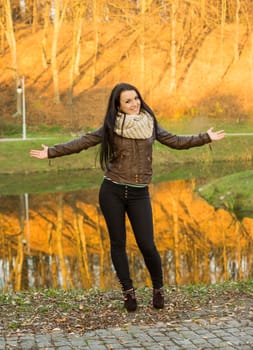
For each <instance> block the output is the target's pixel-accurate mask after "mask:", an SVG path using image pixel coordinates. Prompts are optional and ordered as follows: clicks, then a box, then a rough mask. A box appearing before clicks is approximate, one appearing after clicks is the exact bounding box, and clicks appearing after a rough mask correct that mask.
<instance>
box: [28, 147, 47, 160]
mask: <svg viewBox="0 0 253 350" xmlns="http://www.w3.org/2000/svg"><path fill="white" fill-rule="evenodd" d="M41 147H42V148H43V150H41V151H39V150H35V149H32V150H31V151H30V156H31V157H34V158H39V159H45V158H48V146H45V145H41Z"/></svg>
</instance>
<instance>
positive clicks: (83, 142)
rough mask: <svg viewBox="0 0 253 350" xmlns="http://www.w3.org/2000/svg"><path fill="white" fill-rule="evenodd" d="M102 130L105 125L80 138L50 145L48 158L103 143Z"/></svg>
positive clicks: (76, 151)
mask: <svg viewBox="0 0 253 350" xmlns="http://www.w3.org/2000/svg"><path fill="white" fill-rule="evenodd" d="M102 130H103V127H100V128H99V129H96V130H94V131H91V132H88V133H87V134H85V135H83V136H81V137H80V138H79V139H75V140H72V141H69V142H66V143H62V144H58V145H54V146H52V147H49V148H48V158H56V157H62V156H66V155H69V154H72V153H79V152H81V151H83V150H86V149H88V148H90V147H93V146H96V145H98V144H99V143H101V138H102Z"/></svg>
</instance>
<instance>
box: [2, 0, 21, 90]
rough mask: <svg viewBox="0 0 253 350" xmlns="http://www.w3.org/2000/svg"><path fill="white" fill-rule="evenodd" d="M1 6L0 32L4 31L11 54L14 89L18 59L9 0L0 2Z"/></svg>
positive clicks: (17, 74)
mask: <svg viewBox="0 0 253 350" xmlns="http://www.w3.org/2000/svg"><path fill="white" fill-rule="evenodd" d="M0 4H1V6H2V15H3V16H2V18H0V25H1V30H3V31H4V33H5V36H6V39H7V42H8V45H9V48H10V52H11V67H10V69H11V71H12V73H13V80H14V82H15V89H16V86H17V84H18V80H19V79H18V77H19V73H18V59H17V48H16V38H15V34H14V25H13V20H12V7H11V2H10V0H1V2H0Z"/></svg>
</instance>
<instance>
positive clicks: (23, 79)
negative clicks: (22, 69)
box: [17, 77, 26, 140]
mask: <svg viewBox="0 0 253 350" xmlns="http://www.w3.org/2000/svg"><path fill="white" fill-rule="evenodd" d="M17 93H18V94H22V138H23V140H25V139H26V115H25V113H26V112H25V77H22V79H21V86H20V85H19V86H18V88H17Z"/></svg>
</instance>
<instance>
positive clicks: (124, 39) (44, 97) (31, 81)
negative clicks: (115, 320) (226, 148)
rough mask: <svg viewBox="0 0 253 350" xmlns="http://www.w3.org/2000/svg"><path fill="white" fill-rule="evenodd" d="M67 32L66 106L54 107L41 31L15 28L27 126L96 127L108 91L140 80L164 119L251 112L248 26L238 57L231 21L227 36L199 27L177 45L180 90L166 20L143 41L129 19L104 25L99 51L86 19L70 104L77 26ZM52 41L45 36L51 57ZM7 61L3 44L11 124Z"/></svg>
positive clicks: (63, 56)
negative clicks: (173, 83)
mask: <svg viewBox="0 0 253 350" xmlns="http://www.w3.org/2000/svg"><path fill="white" fill-rule="evenodd" d="M63 32H64V35H61V36H60V40H59V43H58V57H57V61H58V65H59V66H58V68H59V86H60V94H61V103H60V104H55V103H54V102H53V101H54V98H53V97H54V92H53V80H52V71H51V66H50V59H49V61H48V63H49V64H48V67H47V68H46V69H45V68H43V65H42V48H41V42H42V38H43V32H42V30H41V31H38V32H36V33H34V34H33V33H31V30H30V29H29V27H25V26H23V27H20V28H19V29H18V30H17V31H16V40H17V54H18V65H19V74H20V76H24V77H25V82H26V109H27V123H28V124H29V125H36V126H37V125H42V124H43V125H44V124H45V125H61V126H65V127H68V128H71V129H74V130H78V129H82V128H84V127H85V126H92V127H96V126H98V125H99V123H100V122H101V120H102V118H103V115H104V111H105V109H106V104H107V99H108V96H109V93H110V90H111V88H112V87H113V86H114V85H115V84H116V83H118V82H121V81H127V82H130V83H132V84H134V85H136V86H137V87H138V88H139V90H140V91H141V92H142V93H143V95H144V97H145V98H146V100H147V102H148V103H149V104H150V105H151V106H152V107H153V109H154V110H155V111H156V112H157V113H158V116H159V118H165V119H166V118H173V117H178V116H181V115H182V114H184V113H190V114H191V115H193V116H196V115H199V114H206V115H212V116H217V117H220V118H233V119H234V120H243V119H244V118H248V117H250V116H251V115H252V113H253V102H252V93H253V68H252V66H253V58H252V52H253V44H252V43H253V41H252V39H251V38H250V36H248V35H247V33H246V31H245V30H244V28H243V27H242V28H241V31H240V52H239V58H238V59H236V60H235V58H234V33H235V28H234V27H233V25H227V26H226V30H225V34H224V40H221V35H220V30H219V29H216V30H213V31H206V32H196V34H195V41H194V42H192V39H191V40H189V41H185V43H184V46H183V47H178V51H177V65H176V72H175V74H176V81H177V87H176V89H175V90H173V91H170V84H171V59H170V54H171V52H170V32H169V29H168V28H167V27H166V26H165V25H164V27H163V30H162V31H161V25H159V26H158V25H156V24H153V25H152V26H151V25H150V27H149V31H148V36H146V37H145V38H142V39H141V40H140V36H139V35H137V34H138V33H137V31H136V30H135V29H134V28H133V27H131V26H128V27H127V28H126V26H125V24H124V23H108V24H106V26H105V25H104V24H101V26H100V27H99V29H98V31H97V33H98V35H99V37H98V45H97V46H96V55H95V54H94V52H95V48H94V47H95V46H94V45H95V44H94V40H95V39H94V38H95V36H94V28H93V27H92V25H90V26H88V25H87V23H86V24H85V26H84V28H83V34H82V37H83V41H82V46H81V53H80V64H79V75H77V76H76V78H75V85H74V99H73V104H72V105H68V103H67V94H68V85H69V70H70V62H71V57H70V56H71V55H70V54H71V35H72V29H71V27H68V26H66V25H65V28H64V31H63ZM50 45H51V42H50V40H48V54H49V57H50V50H51V49H50V47H51V46H50ZM10 62H11V57H10V52H9V49H8V47H7V44H6V48H5V52H4V54H3V55H2V56H0V115H1V118H2V120H5V121H9V122H13V114H14V113H15V111H16V87H15V83H14V79H13V71H12V69H11V66H10Z"/></svg>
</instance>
